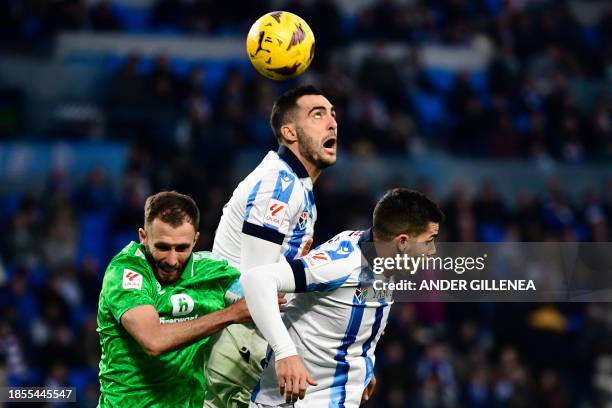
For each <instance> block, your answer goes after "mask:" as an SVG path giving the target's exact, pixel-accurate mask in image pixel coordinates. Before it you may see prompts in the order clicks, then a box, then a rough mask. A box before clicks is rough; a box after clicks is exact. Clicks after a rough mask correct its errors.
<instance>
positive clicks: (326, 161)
mask: <svg viewBox="0 0 612 408" xmlns="http://www.w3.org/2000/svg"><path fill="white" fill-rule="evenodd" d="M296 131H297V136H298V138H297V140H298V150H299V151H300V154H301V155H302V157H303V158H305V159H306V160H308V161H309V162H310V163H312V164H314V165H315V166H316V167H317V168H318V169H324V168H327V167H329V166H332V165H334V164H336V157H335V156H334V157H328V156H327V155H325V152H324V151H323V146H322V145H321V144H320V143H318V142H317V141H316V140H315V139H314V138H313V137H310V136H308V135H307V134H306V132H304V129H302V128H301V127H299V126H298V127H297V128H296Z"/></svg>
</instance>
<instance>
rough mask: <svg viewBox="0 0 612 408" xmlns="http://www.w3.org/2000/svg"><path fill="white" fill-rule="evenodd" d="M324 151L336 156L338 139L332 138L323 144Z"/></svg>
mask: <svg viewBox="0 0 612 408" xmlns="http://www.w3.org/2000/svg"><path fill="white" fill-rule="evenodd" d="M323 149H324V150H325V152H326V153H328V154H336V137H335V136H332V137H330V138H328V139H327V140H325V141H324V142H323Z"/></svg>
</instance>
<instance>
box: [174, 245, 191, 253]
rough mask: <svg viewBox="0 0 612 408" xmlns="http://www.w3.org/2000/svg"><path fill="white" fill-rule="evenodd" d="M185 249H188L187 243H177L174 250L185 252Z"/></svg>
mask: <svg viewBox="0 0 612 408" xmlns="http://www.w3.org/2000/svg"><path fill="white" fill-rule="evenodd" d="M187 249H189V246H188V245H179V246H177V247H176V252H185V251H186V250H187Z"/></svg>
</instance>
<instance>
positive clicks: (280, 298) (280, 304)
mask: <svg viewBox="0 0 612 408" xmlns="http://www.w3.org/2000/svg"><path fill="white" fill-rule="evenodd" d="M285 306H287V299H285V294H284V293H279V294H278V310H279V311H281V312H284V311H285Z"/></svg>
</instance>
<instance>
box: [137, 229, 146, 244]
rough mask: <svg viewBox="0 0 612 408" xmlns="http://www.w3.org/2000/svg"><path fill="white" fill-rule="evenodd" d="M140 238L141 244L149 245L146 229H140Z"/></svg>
mask: <svg viewBox="0 0 612 408" xmlns="http://www.w3.org/2000/svg"><path fill="white" fill-rule="evenodd" d="M138 238H139V239H140V243H141V244H143V245H144V244H146V243H147V233H146V232H145V230H144V228H138Z"/></svg>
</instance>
